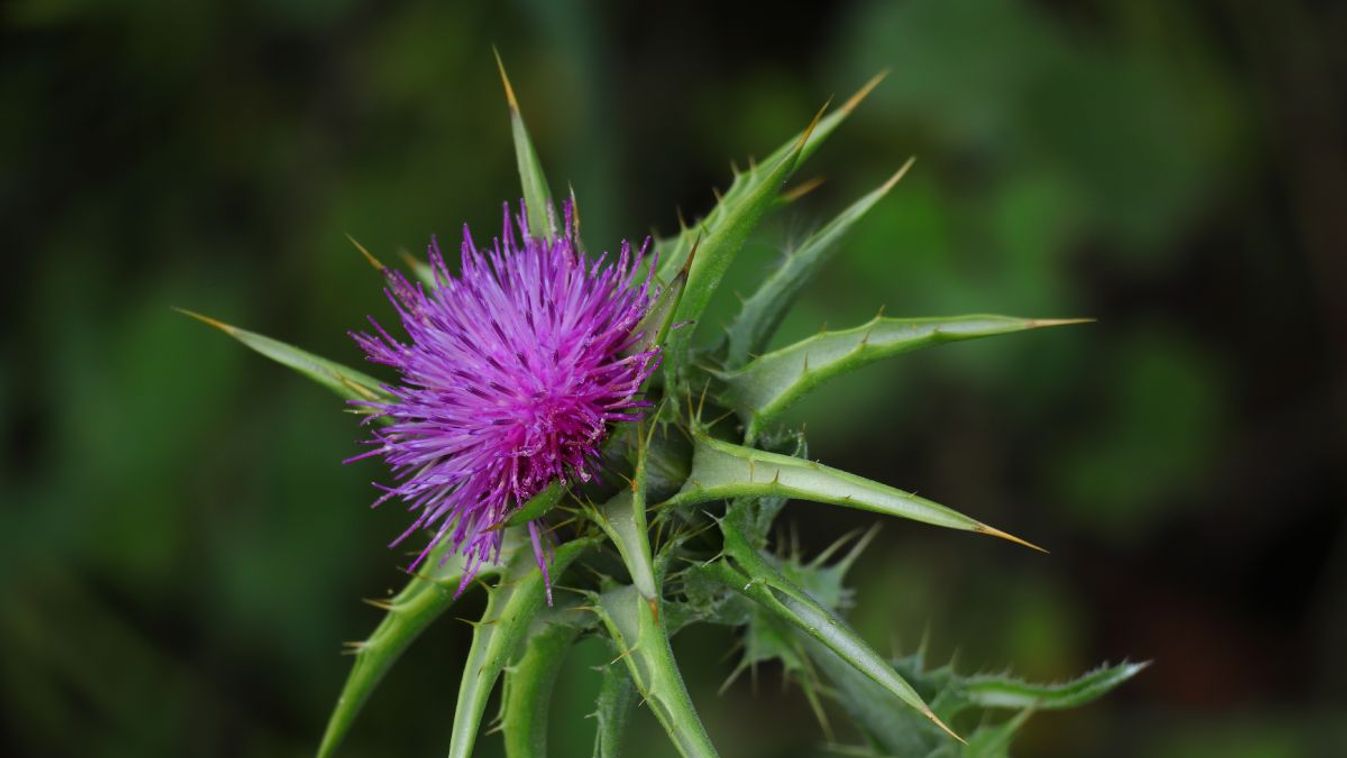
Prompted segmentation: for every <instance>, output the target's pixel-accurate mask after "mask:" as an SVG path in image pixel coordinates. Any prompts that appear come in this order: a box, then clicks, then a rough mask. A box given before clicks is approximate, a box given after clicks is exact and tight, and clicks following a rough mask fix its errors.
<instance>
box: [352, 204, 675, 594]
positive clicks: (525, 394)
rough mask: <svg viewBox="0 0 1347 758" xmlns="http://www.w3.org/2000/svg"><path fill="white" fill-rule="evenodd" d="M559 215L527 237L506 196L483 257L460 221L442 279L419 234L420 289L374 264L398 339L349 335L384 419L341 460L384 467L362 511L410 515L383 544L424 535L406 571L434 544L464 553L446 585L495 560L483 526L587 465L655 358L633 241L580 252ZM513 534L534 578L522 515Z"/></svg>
mask: <svg viewBox="0 0 1347 758" xmlns="http://www.w3.org/2000/svg"><path fill="white" fill-rule="evenodd" d="M564 216H565V223H564V229H563V233H562V234H561V235H560V236H559V237H558V238H557V239H556V240H554V241H548V240H546V239H544V238H541V237H533V236H530V234H529V233H528V229H527V226H526V225H525V223H524V219H525V214H524V212H523V206H522V203H521V212H520V215H519V216H518V219H517V224H518V226H519V231H520V233H521V235H522V241H519V240H517V239H516V236H515V232H514V225H513V224H512V223H511V219H510V210H509V206H508V205H507V206H506V208H505V222H504V232H503V234H502V236H501V237H500V238H498V239H496V240H494V241H493V243H492V245H491V247H490V248H489V249H488V250H486V251H482V250H479V249H478V248H477V246H476V245H475V244H474V243H473V240H472V237H471V235H470V233H469V230H468V228H467V226H466V225H465V226H464V228H463V245H462V267H461V269H460V272H459V274H458V276H454V275H452V274H450V273H449V270H448V268H447V267H446V266H445V263H444V258H443V256H442V255H441V254H440V250H439V245H438V243H437V242H436V241H435V240H434V239H432V241H431V243H430V246H429V258H430V264H431V268H432V270H433V272H434V285H433V286H426V285H424V284H421V283H416V284H413V283H412V282H410V281H409V280H408V279H407V278H406V277H405V276H404V275H403V274H401V273H399V272H394V271H392V270H391V269H389V273H388V288H387V293H388V297H389V300H390V301H391V302H392V303H393V307H394V308H395V309H396V310H397V312H398V316H399V317H400V318H401V320H402V326H403V329H404V330H405V331H406V333H407V337H408V338H409V341H408V342H405V343H404V342H402V341H401V340H398V339H396V338H394V337H393V336H391V335H390V334H389V333H388V332H387V331H386V330H385V329H384V328H383V327H382V326H380V325H379V323H378V322H377V321H375V320H374V319H373V318H371V319H370V322H371V323H372V324H373V326H374V331H375V333H374V334H364V333H356V334H353V335H352V336H353V337H354V339H355V340H356V342H357V343H359V345H360V346H361V347H362V348H363V349H364V351H365V353H366V354H367V356H368V357H369V359H370V360H371V361H374V362H377V363H383V364H387V365H389V366H392V367H394V368H396V369H397V370H398V372H399V374H400V379H401V380H400V382H399V383H398V384H397V385H395V386H391V387H389V388H388V390H389V392H391V393H392V396H393V399H392V400H391V401H390V402H386V403H370V404H369V405H370V407H371V408H372V409H373V411H374V413H375V415H376V416H381V417H383V419H384V420H386V421H387V422H388V423H387V425H386V426H383V427H382V428H378V427H376V430H375V432H374V436H373V439H371V440H370V444H371V445H373V446H374V447H373V449H372V450H370V451H369V452H367V453H365V454H364V455H361V456H356V457H357V458H363V457H368V456H373V455H381V456H383V458H384V460H386V461H387V462H388V464H389V466H390V467H391V469H392V471H393V475H394V479H395V483H394V484H393V485H392V486H381V489H383V490H384V495H383V496H382V497H380V498H379V500H378V501H376V503H375V504H376V505H377V504H379V503H381V502H384V501H386V500H388V499H390V498H395V497H396V498H400V499H401V500H403V501H404V502H405V503H406V504H407V506H408V509H409V510H411V511H414V512H416V517H415V519H414V520H413V522H412V524H411V526H410V527H409V528H408V529H407V531H405V532H404V533H403V534H402V535H400V536H399V537H398V538H397V539H395V540H394V541H393V544H394V545H396V544H398V543H399V542H401V541H402V540H404V539H406V538H407V537H408V536H409V535H410V534H411V533H412V532H415V531H417V530H419V529H430V530H433V532H434V536H433V537H432V538H431V540H430V542H429V543H428V544H427V545H426V547H425V549H424V550H422V552H421V554H420V556H419V557H418V558H417V559H416V561H415V562H414V563H413V566H415V565H416V564H419V563H420V562H421V561H422V560H424V559H425V557H426V555H427V554H428V553H429V552H430V550H431V549H432V548H434V547H435V546H436V545H439V544H441V543H442V542H443V541H445V540H448V541H449V542H450V543H451V544H452V547H453V550H454V551H455V552H458V553H461V554H462V555H463V556H464V558H465V559H466V561H465V562H466V571H465V572H464V577H463V583H462V585H461V586H460V587H459V590H460V591H461V590H462V588H463V587H464V586H466V585H467V583H468V582H469V581H470V580H471V579H472V577H473V576H474V575H475V574H476V572H477V570H478V569H479V568H480V566H481V563H482V562H483V561H488V560H496V559H498V558H499V554H500V546H501V531H502V530H501V529H500V528H499V527H500V526H501V525H502V524H503V522H504V521H505V520H506V519H508V518H509V517H510V516H511V515H512V514H513V513H514V511H515V510H517V509H518V508H519V506H521V505H522V504H523V503H524V502H526V501H527V500H528V499H529V498H531V497H533V496H534V495H536V494H538V493H539V492H540V491H542V490H543V489H544V488H545V487H547V486H548V485H549V484H550V483H551V482H553V481H555V480H558V479H562V480H570V479H578V480H581V481H587V480H589V479H590V478H591V477H592V476H593V475H594V474H595V473H597V467H598V464H599V460H600V444H601V442H602V441H603V439H604V436H605V432H606V430H607V427H608V425H609V424H611V423H613V422H619V421H630V420H635V419H637V418H638V416H639V412H640V409H641V408H643V407H645V406H646V405H647V403H646V402H645V401H644V400H643V399H642V398H641V396H640V394H639V393H640V387H641V385H642V383H643V382H644V381H645V379H646V378H647V377H649V376H650V374H651V373H652V372H653V371H654V370H655V368H656V366H657V365H658V363H659V351H658V348H654V347H648V348H647V347H643V345H642V342H641V335H640V334H639V333H637V332H636V326H637V324H638V323H639V322H640V320H641V318H642V317H643V316H644V315H645V313H646V311H647V310H648V309H649V306H650V303H651V299H652V292H651V290H650V282H651V280H652V277H651V276H647V277H646V278H645V281H644V282H643V283H639V284H638V283H636V281H635V279H636V277H635V274H636V273H637V271H638V270H639V268H640V267H641V266H642V264H643V262H645V261H646V255H645V253H646V247H645V246H643V247H642V248H641V249H640V250H639V251H637V252H635V253H634V254H633V252H632V249H631V246H630V245H629V244H628V243H626V242H624V243H622V247H621V252H620V254H619V256H618V258H617V260H616V261H610V260H608V258H607V254H606V253H605V254H604V255H603V256H600V257H599V258H598V259H597V260H589V259H588V258H587V256H586V255H585V254H584V253H583V252H581V250H580V249H579V248H578V246H577V240H576V226H575V223H574V220H573V219H574V216H573V212H572V208H571V206H570V205H569V204H567V205H566V207H565V210H564ZM652 273H653V271H652ZM529 533H530V536H531V538H532V541H533V549H534V554H535V556H536V557H537V559H538V563H539V566H540V567H541V568H542V570H543V572H544V575H546V562H545V560H544V558H543V550H542V543H541V539H540V535H539V530H538V528H537V525H536V522H530V523H529Z"/></svg>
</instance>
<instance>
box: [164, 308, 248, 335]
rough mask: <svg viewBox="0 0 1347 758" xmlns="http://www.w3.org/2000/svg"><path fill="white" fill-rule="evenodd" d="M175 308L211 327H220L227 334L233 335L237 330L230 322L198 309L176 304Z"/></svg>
mask: <svg viewBox="0 0 1347 758" xmlns="http://www.w3.org/2000/svg"><path fill="white" fill-rule="evenodd" d="M173 310H175V311H177V312H178V313H181V314H182V315H184V316H188V317H190V318H194V319H196V320H197V321H200V322H201V323H203V324H205V325H206V326H210V327H214V328H216V329H219V330H220V331H222V332H224V333H225V334H228V335H231V336H232V335H233V334H234V332H235V330H236V327H234V326H230V325H229V324H226V323H225V322H223V321H219V320H217V319H213V318H211V317H210V316H206V315H203V314H200V313H197V312H196V311H189V310H187V309H186V308H179V307H178V306H176V305H175V306H173Z"/></svg>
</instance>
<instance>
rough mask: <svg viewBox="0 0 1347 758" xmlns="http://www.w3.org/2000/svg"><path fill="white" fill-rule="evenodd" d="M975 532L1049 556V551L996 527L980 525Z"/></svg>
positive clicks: (974, 529)
mask: <svg viewBox="0 0 1347 758" xmlns="http://www.w3.org/2000/svg"><path fill="white" fill-rule="evenodd" d="M973 531H975V532H977V533H979V534H986V535H988V536H991V537H997V538H1000V539H1003V540H1005V541H1006V542H1014V543H1015V544H1016V545H1023V546H1024V547H1027V548H1029V549H1030V550H1037V551H1038V552H1040V553H1043V554H1044V555H1047V554H1048V551H1047V550H1044V549H1043V548H1041V547H1039V546H1038V545H1035V544H1034V543H1032V542H1030V541H1028V540H1023V539H1020V538H1019V537H1016V536H1015V535H1013V534H1011V533H1009V532H1003V531H1001V530H1000V529H997V528H996V527H994V526H987V525H986V524H978V525H977V526H975V527H973Z"/></svg>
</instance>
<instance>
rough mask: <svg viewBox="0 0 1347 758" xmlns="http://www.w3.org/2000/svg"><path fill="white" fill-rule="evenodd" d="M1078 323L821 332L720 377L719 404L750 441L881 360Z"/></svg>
mask: <svg viewBox="0 0 1347 758" xmlns="http://www.w3.org/2000/svg"><path fill="white" fill-rule="evenodd" d="M1076 323H1081V321H1080V320H1072V319H1023V318H1009V317H1006V316H956V317H954V318H924V319H897V318H883V317H876V318H875V319H874V320H872V321H870V322H869V323H867V324H862V325H861V326H858V327H854V328H852V329H846V330H843V331H831V332H822V333H820V334H816V335H814V336H813V337H810V338H808V339H806V340H803V341H801V342H797V343H795V344H794V345H790V346H788V347H784V348H781V349H780V350H777V351H774V352H771V353H768V354H767V355H763V356H759V357H757V358H754V359H753V360H752V361H751V362H750V363H749V364H748V365H746V366H744V367H743V368H740V369H737V370H734V371H730V372H725V373H722V374H719V377H718V378H719V379H720V380H721V381H723V382H724V384H725V390H724V391H723V393H722V399H724V401H725V403H726V405H728V406H730V407H731V408H734V409H735V410H736V411H738V413H739V415H740V417H741V418H743V420H744V423H745V424H747V425H748V431H747V433H746V436H747V437H748V439H749V440H752V439H754V438H755V437H757V435H758V433H759V432H760V431H761V430H762V428H763V426H764V425H766V424H768V423H770V422H771V421H772V420H773V419H775V418H776V417H777V416H779V415H780V413H781V412H782V411H784V410H785V409H786V408H788V407H790V405H791V404H792V403H794V402H795V401H796V400H799V399H800V398H801V397H802V396H804V394H805V393H807V392H809V391H810V390H812V389H813V388H814V387H816V386H818V385H820V384H822V383H823V382H825V381H827V380H828V379H830V378H832V377H835V376H839V375H841V374H845V373H849V372H851V371H855V370H856V369H858V368H860V367H861V366H864V365H866V364H868V363H872V362H874V361H877V360H880V359H881V358H887V357H889V356H893V355H899V354H901V353H906V352H909V351H911V350H916V349H918V348H923V347H930V346H934V345H941V344H944V343H946V342H955V341H958V340H969V339H975V338H978V337H990V336H994V335H999V334H1010V333H1012V332H1018V331H1023V330H1025V329H1036V328H1039V327H1045V326H1061V325H1063V324H1076Z"/></svg>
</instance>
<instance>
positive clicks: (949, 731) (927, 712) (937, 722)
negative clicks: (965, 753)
mask: <svg viewBox="0 0 1347 758" xmlns="http://www.w3.org/2000/svg"><path fill="white" fill-rule="evenodd" d="M922 715H923V716H925V717H926V718H928V719H930V720H931V723H933V724H935V725H936V726H938V727H940V730H941V731H943V732H944V733H945V734H948V735H949V736H951V737H953V738H954V739H956V740H958V741H959V742H961V743H963V744H965V745H967V744H968V740H966V739H964V738H963V737H960V736H959V734H958V733H957V732H955V731H954V730H953V729H950V728H949V726H947V725H946V724H945V722H943V721H941V720H940V717H939V716H937V715H935V714H934V713H933V712H932V711H931V709H930V708H927V709H926V710H925V711H924V712H923V713H922Z"/></svg>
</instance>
